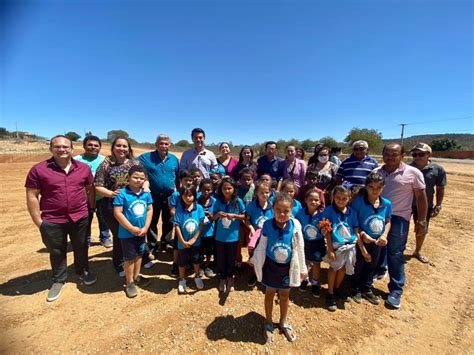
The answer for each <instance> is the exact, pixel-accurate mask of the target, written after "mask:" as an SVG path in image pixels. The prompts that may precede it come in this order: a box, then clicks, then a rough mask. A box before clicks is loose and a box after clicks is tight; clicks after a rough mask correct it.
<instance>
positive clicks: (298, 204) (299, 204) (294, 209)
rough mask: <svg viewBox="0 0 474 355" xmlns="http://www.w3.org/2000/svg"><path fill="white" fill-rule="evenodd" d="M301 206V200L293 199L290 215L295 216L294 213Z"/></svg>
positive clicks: (296, 212)
mask: <svg viewBox="0 0 474 355" xmlns="http://www.w3.org/2000/svg"><path fill="white" fill-rule="evenodd" d="M302 208H303V206H302V205H301V202H300V201H298V200H295V199H293V209H292V210H291V215H292V216H293V217H296V215H297V214H298V212H299V211H300V210H301V209H302Z"/></svg>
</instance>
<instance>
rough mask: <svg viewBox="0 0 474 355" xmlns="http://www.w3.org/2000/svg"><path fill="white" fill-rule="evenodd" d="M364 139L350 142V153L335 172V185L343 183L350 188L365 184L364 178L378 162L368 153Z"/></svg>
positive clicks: (353, 188)
mask: <svg viewBox="0 0 474 355" xmlns="http://www.w3.org/2000/svg"><path fill="white" fill-rule="evenodd" d="M368 153H369V145H368V143H367V142H366V141H362V140H359V141H355V142H354V143H353V144H352V154H351V155H350V157H349V158H347V159H345V160H344V161H343V162H342V163H341V165H340V166H339V169H338V171H337V174H336V185H341V184H342V185H344V186H345V187H346V188H348V189H351V190H357V189H359V188H361V187H363V186H365V178H366V177H367V176H368V175H369V174H370V172H371V171H372V170H374V169H375V168H376V167H377V166H378V163H377V161H376V160H375V159H374V158H372V157H371V156H370V155H369V154H368Z"/></svg>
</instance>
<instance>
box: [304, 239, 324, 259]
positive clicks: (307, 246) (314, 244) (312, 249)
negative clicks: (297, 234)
mask: <svg viewBox="0 0 474 355" xmlns="http://www.w3.org/2000/svg"><path fill="white" fill-rule="evenodd" d="M325 255H326V244H325V243H324V239H323V238H321V239H316V240H306V239H305V240H304V257H305V259H306V261H307V262H312V263H320V262H321V261H322V260H323V257H324V256H325Z"/></svg>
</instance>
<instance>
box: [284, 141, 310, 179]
mask: <svg viewBox="0 0 474 355" xmlns="http://www.w3.org/2000/svg"><path fill="white" fill-rule="evenodd" d="M305 176H306V163H305V162H304V160H301V159H298V158H297V157H296V147H295V146H294V145H292V144H290V145H288V146H286V157H285V160H284V161H283V177H284V178H285V180H291V181H293V182H294V183H295V185H296V186H298V188H300V187H301V186H303V185H304V184H305Z"/></svg>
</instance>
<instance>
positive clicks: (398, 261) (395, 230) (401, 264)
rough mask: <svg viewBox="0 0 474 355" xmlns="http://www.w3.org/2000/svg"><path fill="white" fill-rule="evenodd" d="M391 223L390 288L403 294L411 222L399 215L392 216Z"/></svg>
mask: <svg viewBox="0 0 474 355" xmlns="http://www.w3.org/2000/svg"><path fill="white" fill-rule="evenodd" d="M391 223H392V227H391V228H390V233H389V234H388V243H387V266H388V274H389V276H390V282H389V283H388V289H389V291H390V293H392V294H397V295H399V296H401V295H402V293H403V286H404V285H405V257H404V256H403V252H404V251H405V247H406V245H407V240H408V228H409V225H410V223H409V222H408V221H407V220H406V219H404V218H402V217H399V216H392V219H391Z"/></svg>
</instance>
